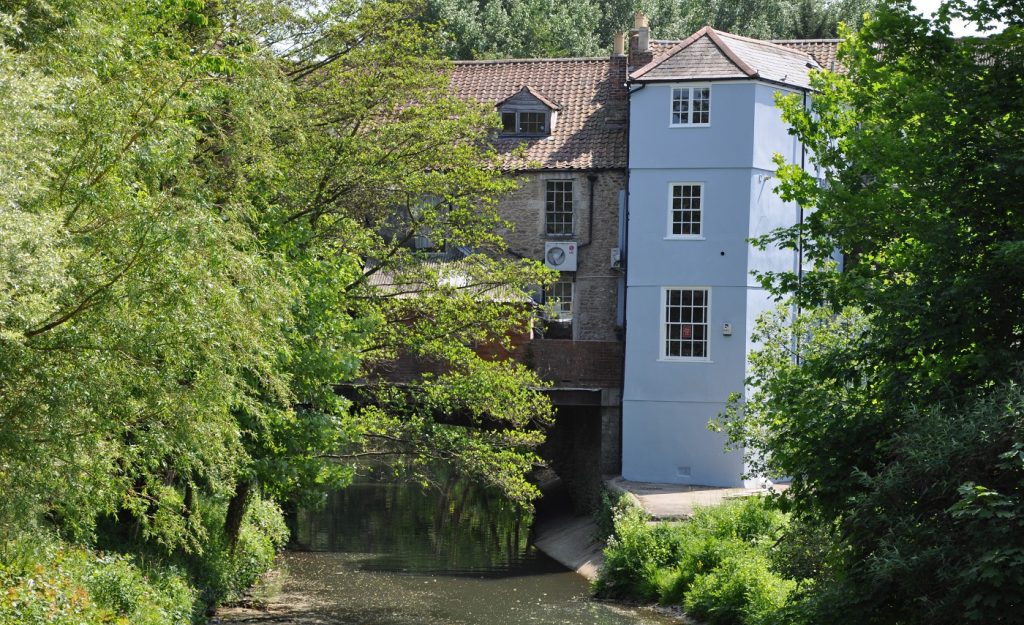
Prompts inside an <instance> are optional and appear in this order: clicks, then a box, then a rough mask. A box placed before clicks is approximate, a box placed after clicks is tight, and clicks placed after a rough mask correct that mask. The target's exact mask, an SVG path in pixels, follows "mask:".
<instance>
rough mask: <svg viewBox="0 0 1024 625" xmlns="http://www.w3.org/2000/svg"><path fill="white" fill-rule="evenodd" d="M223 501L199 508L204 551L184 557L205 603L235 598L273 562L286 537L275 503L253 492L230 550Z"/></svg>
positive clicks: (286, 529) (284, 526)
mask: <svg viewBox="0 0 1024 625" xmlns="http://www.w3.org/2000/svg"><path fill="white" fill-rule="evenodd" d="M225 508H226V504H220V505H207V506H205V507H204V508H203V524H204V526H205V527H206V531H207V535H208V536H209V540H208V542H207V546H206V549H205V551H204V552H203V553H202V554H200V555H196V556H193V557H189V558H187V559H186V566H188V568H189V569H190V571H191V573H192V577H193V579H194V583H195V584H196V586H197V587H198V588H199V589H200V590H201V593H202V594H201V598H202V600H203V602H204V603H205V604H206V605H214V604H217V603H221V602H224V601H230V600H233V599H237V598H238V597H239V596H241V594H242V593H243V592H245V591H246V590H247V589H248V588H249V587H250V586H252V585H253V584H254V583H255V582H256V581H257V580H258V579H259V577H260V576H261V575H263V573H265V572H267V571H268V570H270V567H271V566H273V563H274V559H275V558H276V557H277V553H278V552H279V551H280V550H281V549H282V548H283V547H284V545H285V543H286V542H287V541H288V528H287V526H286V525H285V523H284V516H283V515H282V513H281V509H280V508H279V507H278V506H277V504H275V503H273V502H272V501H269V500H265V499H262V498H260V497H259V496H256V495H253V497H252V500H251V501H250V502H249V505H248V507H247V509H246V512H245V517H244V518H243V520H242V527H241V530H240V532H239V535H238V542H237V543H236V544H235V548H234V549H233V550H232V549H231V546H230V545H228V543H227V540H226V539H225V538H224V511H225Z"/></svg>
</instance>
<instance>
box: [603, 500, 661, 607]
mask: <svg viewBox="0 0 1024 625" xmlns="http://www.w3.org/2000/svg"><path fill="white" fill-rule="evenodd" d="M649 520H650V519H649V517H648V516H647V513H645V512H644V511H643V510H641V509H639V508H636V507H633V506H627V507H623V508H622V509H621V510H620V512H619V513H618V514H617V515H616V517H615V532H614V535H613V536H612V537H611V538H609V539H608V546H607V548H605V550H604V557H605V560H604V566H602V567H601V572H600V574H599V575H598V578H597V581H596V582H595V583H594V592H595V593H596V594H597V595H598V596H600V597H606V598H610V599H633V600H637V601H656V600H657V599H658V594H659V590H658V584H657V581H656V580H655V576H656V574H657V571H658V569H659V568H661V567H665V566H667V565H669V564H670V563H671V562H672V560H673V556H674V555H675V551H674V548H673V547H674V542H673V541H672V540H671V539H670V534H671V531H670V530H669V529H668V527H667V526H666V525H664V524H659V525H653V526H652V525H650V524H649Z"/></svg>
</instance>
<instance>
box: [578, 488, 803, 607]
mask: <svg viewBox="0 0 1024 625" xmlns="http://www.w3.org/2000/svg"><path fill="white" fill-rule="evenodd" d="M609 514H610V516H611V519H612V533H611V535H610V536H609V537H608V547H607V548H606V549H605V562H604V565H603V566H602V567H601V571H600V575H599V577H598V579H597V580H596V581H595V583H594V587H593V590H594V593H595V594H596V595H597V596H598V597H601V598H606V599H619V600H627V601H639V602H644V603H653V602H657V603H660V604H663V605H668V606H681V607H682V608H683V609H684V610H685V611H686V613H687V614H689V615H690V616H693V617H695V618H698V619H700V620H702V621H704V622H706V623H709V624H711V625H767V624H770V623H783V622H785V621H784V620H779V619H780V617H781V614H782V609H783V608H784V607H785V606H786V604H787V601H788V599H789V597H790V595H791V594H792V592H793V590H794V589H795V587H796V585H797V583H796V581H795V580H793V579H788V578H787V577H786V576H785V575H784V574H783V572H782V571H784V570H785V569H784V567H782V566H780V562H781V560H782V559H784V558H786V557H787V556H786V552H785V546H784V545H783V544H782V542H781V539H782V537H783V535H784V534H785V532H786V531H787V530H788V529H789V518H788V516H787V515H786V514H784V513H782V512H781V511H779V510H778V509H776V508H775V507H774V506H772V505H771V503H770V502H769V500H767V499H764V498H761V497H748V498H744V499H738V500H732V501H727V502H726V503H723V504H722V505H720V506H716V507H709V508H698V509H697V510H696V511H695V512H694V515H693V517H692V518H690V519H688V520H686V521H681V522H674V523H668V522H660V523H653V522H651V521H650V518H649V517H648V515H647V514H646V513H645V512H644V511H643V510H642V509H641V508H639V507H637V506H635V505H633V504H631V503H630V502H629V500H628V499H627V498H626V497H625V496H623V497H622V498H621V499H619V500H618V501H617V502H616V503H615V504H614V505H613V506H611V508H610V510H609ZM599 525H600V524H599Z"/></svg>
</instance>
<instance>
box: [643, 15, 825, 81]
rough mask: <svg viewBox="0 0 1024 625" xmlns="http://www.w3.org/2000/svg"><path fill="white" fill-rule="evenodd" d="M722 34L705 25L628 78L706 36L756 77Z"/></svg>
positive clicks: (737, 65) (731, 60) (727, 56)
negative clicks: (723, 38)
mask: <svg viewBox="0 0 1024 625" xmlns="http://www.w3.org/2000/svg"><path fill="white" fill-rule="evenodd" d="M722 35H729V33H725V32H722V33H720V32H719V31H717V30H715V29H714V28H712V27H711V26H705V27H703V28H701V29H700V30H698V31H697V32H695V33H693V34H692V35H690V36H689V37H687V38H686V39H684V40H682V41H680V42H679V43H678V44H676V45H674V46H672V48H670V49H669V50H668V51H666V52H665V53H664V54H662V55H661V57H659V58H656V59H651V61H650V62H649V63H648V64H647V65H644V66H643V67H641V68H640V69H638V70H636V71H635V72H633V73H632V74H631V75H630V78H632V79H634V80H635V79H638V78H640V77H641V76H643V75H644V74H647V73H648V72H650V71H651V70H653V69H654V68H656V67H657V66H659V65H661V64H662V63H664V62H665V61H667V60H668V59H670V58H672V57H674V56H675V55H677V54H679V53H680V52H682V51H683V50H685V49H687V48H689V47H690V46H691V45H693V44H694V43H696V42H697V41H699V40H700V38H701V37H707V38H708V39H710V40H711V43H712V44H713V45H714V46H715V47H716V48H718V50H719V51H720V52H721V53H722V54H723V55H724V56H725V58H726V59H728V60H729V62H730V63H732V64H733V65H735V66H736V69H738V70H740V71H741V72H743V73H744V74H746V75H747V77H749V78H757V70H755V69H754V68H753V67H751V66H750V64H749V63H747V62H746V61H744V60H743V58H742V57H741V56H740V55H739V54H737V53H736V51H735V50H733V49H732V48H731V47H729V44H728V43H726V42H725V41H722ZM776 47H778V48H781V49H783V50H785V51H786V52H789V53H794V52H796V51H794V50H793V49H792V48H783V47H782V46H776ZM796 54H803V55H804V56H807V54H805V53H801V52H796Z"/></svg>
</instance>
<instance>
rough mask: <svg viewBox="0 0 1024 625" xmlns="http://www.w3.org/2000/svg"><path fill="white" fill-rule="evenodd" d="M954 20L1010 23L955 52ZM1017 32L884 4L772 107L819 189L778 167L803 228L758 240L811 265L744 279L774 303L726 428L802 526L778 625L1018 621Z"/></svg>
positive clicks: (790, 544)
mask: <svg viewBox="0 0 1024 625" xmlns="http://www.w3.org/2000/svg"><path fill="white" fill-rule="evenodd" d="M955 16H961V17H965V18H968V19H971V20H975V22H976V23H977V24H978V25H982V26H983V25H984V24H985V23H986V22H987V21H988V20H989V19H992V18H994V17H1000V18H1002V19H1004V20H1005V21H1006V22H1008V23H1009V26H1008V27H1007V28H1006V30H1004V31H1003V32H1001V33H997V34H992V35H991V36H989V37H987V38H984V39H981V38H964V39H955V38H953V37H952V36H951V34H950V20H951V19H952V18H953V17H955ZM1021 19H1022V16H1021V13H1020V6H1019V4H1018V3H1010V2H992V3H982V4H981V6H978V7H975V6H973V5H972V6H968V4H967V3H964V2H959V1H953V2H946V3H944V4H943V5H942V7H940V10H939V12H938V17H937V18H936V19H935V20H934V21H931V20H929V19H928V18H924V17H920V16H918V15H915V14H914V13H913V12H912V11H911V10H910V5H909V3H906V2H894V3H890V4H889V5H887V6H886V7H885V8H884V10H882V11H880V12H879V14H878V15H877V17H875V18H873V19H871V20H869V21H868V23H867V24H865V26H864V27H863V28H862V29H861V30H860V31H859V32H857V33H855V34H850V36H849V37H848V38H847V39H846V41H845V43H844V44H843V46H842V47H841V54H842V62H843V64H844V65H845V66H846V67H847V68H848V69H849V73H848V74H846V75H834V74H822V75H819V76H817V77H816V78H815V79H814V81H815V87H816V89H817V90H818V91H817V93H815V95H814V97H813V98H812V106H811V108H810V109H809V110H805V109H804V106H803V102H801V101H798V100H796V99H793V98H789V99H783V100H782V101H781V106H782V107H783V110H784V116H785V118H786V120H787V121H788V122H789V123H791V124H792V126H793V128H794V133H795V134H796V135H797V136H798V137H799V139H800V140H801V141H802V142H803V143H804V144H805V145H807V146H808V148H809V152H810V153H811V154H813V159H814V166H815V169H814V170H812V171H818V172H821V174H820V175H821V176H823V177H824V184H822V182H821V181H819V180H818V179H816V178H815V174H813V173H811V172H810V171H809V172H804V171H801V170H800V168H799V167H793V166H785V165H783V166H780V169H779V177H780V180H781V186H780V190H781V195H782V197H783V198H784V199H787V200H792V201H795V202H798V203H799V204H800V205H801V206H803V207H804V209H805V211H806V212H805V219H804V220H803V223H802V224H798V225H796V226H794V227H791V228H785V229H781V230H778V231H776V232H774V233H772V234H770V235H769V236H767V237H764V238H763V239H762V240H761V241H759V242H760V243H761V244H763V245H780V246H782V247H788V248H792V249H796V248H798V247H799V248H801V249H802V250H803V251H804V258H805V259H806V260H807V261H808V264H809V266H810V268H811V270H810V271H807V272H804V273H803V274H802V275H797V274H793V273H766V274H764V275H762V276H760V278H761V280H762V283H763V284H764V285H765V286H766V287H767V288H769V289H771V290H772V291H773V292H774V293H775V294H776V295H777V296H778V297H779V298H780V299H788V303H789V304H791V307H790V308H788V309H780V310H779V311H776V312H775V313H774V314H773V315H771V316H769V317H767V318H765V319H763V320H762V321H761V323H760V324H759V326H758V335H759V340H761V341H763V348H762V350H761V351H760V352H759V353H758V354H756V355H754V356H753V357H752V358H751V377H750V385H751V386H752V387H753V388H755V390H754V392H753V393H752V394H751V395H750V397H748V400H747V402H746V403H745V404H741V403H739V402H736V403H734V404H733V406H732V408H731V411H730V413H729V414H728V415H727V417H726V418H725V420H724V421H723V426H724V427H725V428H726V429H727V430H728V431H729V433H730V436H731V438H732V440H734V441H736V442H738V443H739V442H742V443H743V444H744V445H745V446H746V447H747V448H748V449H749V450H750V451H751V453H752V460H753V461H755V462H756V463H758V464H757V468H758V469H759V470H761V471H764V472H766V473H768V474H782V475H791V476H793V477H794V481H793V485H792V487H791V488H790V489H789V491H787V495H786V497H787V499H788V502H787V505H788V506H790V508H791V510H792V511H793V513H794V514H795V515H796V516H797V517H798V518H799V525H800V526H802V527H805V528H808V530H809V531H808V532H806V534H805V535H804V536H803V537H801V538H799V539H793V538H792V537H790V539H786V540H784V541H783V542H782V543H781V545H780V547H781V551H783V552H786V553H790V554H792V555H793V556H794V557H793V558H792V560H791V561H790V565H789V566H788V567H786V570H788V571H790V572H791V573H794V572H796V571H800V572H801V574H802V575H808V576H811V577H813V582H812V583H811V584H808V585H807V587H806V588H805V589H804V590H803V591H802V592H801V594H800V595H799V597H800V604H799V606H798V609H796V610H794V612H793V618H795V619H800V620H803V621H807V622H830V623H865V622H868V623H901V624H911V623H929V624H934V623H954V622H955V623H962V622H965V621H967V622H979V623H997V622H1006V623H1016V622H1021V609H1020V608H1021V606H1020V596H1021V594H1020V593H1021V588H1020V581H1021V579H1024V577H1021V574H1020V567H1021V562H1022V560H1021V559H1020V557H1021V554H1022V553H1024V544H1022V543H1021V538H1020V537H1021V533H1020V532H1019V528H1020V523H1021V519H1022V518H1024V509H1022V508H1021V505H1020V500H1021V488H1022V485H1021V482H1020V471H1021V467H1020V465H1019V461H1018V454H1019V450H1020V449H1021V446H1022V444H1024V443H1022V441H1024V438H1022V434H1021V420H1020V415H1021V412H1022V410H1021V393H1020V390H1019V386H1018V385H1019V383H1020V371H1021V365H1022V364H1024V355H1022V351H1021V350H1022V346H1024V342H1022V341H1021V324H1020V319H1021V318H1022V314H1024V309H1022V306H1024V300H1022V299H1021V297H1020V292H1021V285H1022V284H1024V281H1022V280H1021V275H1020V272H1019V268H1020V266H1021V264H1020V262H1019V261H1020V259H1019V258H1018V257H1017V254H1018V252H1019V251H1020V247H1021V246H1020V241H1021V240H1022V239H1024V221H1022V219H1024V218H1022V215H1024V210H1022V208H1024V207H1022V206H1021V199H1020V195H1019V194H1018V193H1016V192H1015V191H1014V189H1015V188H1016V187H1017V186H1019V183H1020V177H1021V174H1022V173H1024V169H1022V168H1021V165H1020V163H1021V154H1024V143H1022V138H1024V131H1022V129H1024V125H1022V122H1021V119H1022V117H1021V115H1020V112H1021V102H1020V99H1019V98H1018V97H1016V95H1014V91H1015V90H1016V91H1018V92H1019V89H1020V86H1021V84H1020V76H1021V75H1024V71H1022V69H1024V68H1022V62H1024V56H1022V54H1021V50H1022V46H1021V31H1020V27H1019V24H1020V22H1021ZM837 250H839V251H841V252H842V253H843V258H842V259H843V266H842V271H835V267H834V265H835V263H834V259H835V258H836V256H837V255H836V251H837ZM794 313H796V314H794ZM788 323H791V325H787V324H788Z"/></svg>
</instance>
